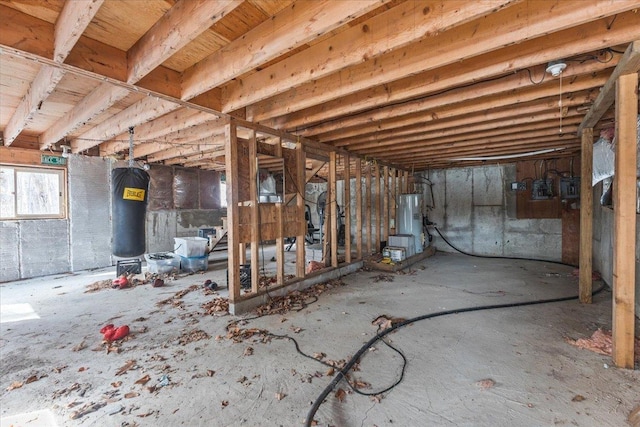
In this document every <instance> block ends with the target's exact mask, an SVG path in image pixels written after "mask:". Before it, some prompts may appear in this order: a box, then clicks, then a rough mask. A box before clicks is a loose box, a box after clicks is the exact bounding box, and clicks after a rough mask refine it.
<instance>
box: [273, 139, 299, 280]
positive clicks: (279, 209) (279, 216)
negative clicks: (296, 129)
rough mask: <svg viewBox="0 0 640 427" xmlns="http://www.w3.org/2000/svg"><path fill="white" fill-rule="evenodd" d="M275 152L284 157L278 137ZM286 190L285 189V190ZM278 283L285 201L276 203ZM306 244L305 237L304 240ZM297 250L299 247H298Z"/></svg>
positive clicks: (282, 265) (282, 255)
mask: <svg viewBox="0 0 640 427" xmlns="http://www.w3.org/2000/svg"><path fill="white" fill-rule="evenodd" d="M274 154H275V155H276V157H280V158H282V143H281V141H280V138H276V143H275V150H274ZM283 192H284V190H283ZM276 236H277V237H276V283H277V284H278V285H283V284H284V203H283V202H279V203H276ZM296 241H297V240H296ZM302 246H304V239H303V240H302ZM296 251H297V248H296Z"/></svg>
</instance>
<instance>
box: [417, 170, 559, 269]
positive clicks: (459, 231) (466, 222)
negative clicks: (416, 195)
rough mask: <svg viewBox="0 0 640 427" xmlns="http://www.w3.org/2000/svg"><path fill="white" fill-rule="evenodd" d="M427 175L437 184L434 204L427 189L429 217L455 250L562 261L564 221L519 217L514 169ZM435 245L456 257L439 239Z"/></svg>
mask: <svg viewBox="0 0 640 427" xmlns="http://www.w3.org/2000/svg"><path fill="white" fill-rule="evenodd" d="M423 175H424V176H423V178H426V179H428V180H429V181H430V182H431V183H432V184H433V187H432V189H433V200H432V199H431V192H430V191H429V189H428V186H427V185H426V184H423V185H422V192H423V199H424V202H425V206H426V207H430V206H433V208H426V209H425V211H426V212H427V214H428V215H429V219H430V220H431V221H433V222H435V223H436V224H437V227H438V228H439V229H440V231H441V232H442V233H443V234H444V235H445V237H446V238H447V239H448V240H449V241H450V242H451V243H452V244H454V245H455V246H457V247H459V248H460V249H462V250H464V251H467V252H471V253H475V254H480V255H499V256H517V257H531V258H541V259H550V260H561V258H562V222H561V220H560V219H517V218H516V217H515V193H513V192H511V190H510V187H509V183H510V182H512V181H515V175H516V173H515V166H514V165H507V166H480V167H471V168H454V169H446V170H437V171H430V172H428V173H427V172H425V173H424V174H423ZM434 242H435V245H436V248H437V249H438V250H440V251H444V252H453V249H451V248H450V247H449V246H448V245H447V244H446V243H445V242H444V241H443V240H442V239H440V238H439V236H437V234H436V235H434Z"/></svg>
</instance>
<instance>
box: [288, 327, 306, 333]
mask: <svg viewBox="0 0 640 427" xmlns="http://www.w3.org/2000/svg"><path fill="white" fill-rule="evenodd" d="M289 329H291V330H292V331H293V333H294V334H299V333H300V332H302V331H304V329H302V328H298V327H293V326H292V327H291V328H289Z"/></svg>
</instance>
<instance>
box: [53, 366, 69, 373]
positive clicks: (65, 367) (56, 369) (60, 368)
mask: <svg viewBox="0 0 640 427" xmlns="http://www.w3.org/2000/svg"><path fill="white" fill-rule="evenodd" d="M65 369H67V365H64V366H59V367H56V368H53V372H55V373H56V374H59V373H60V372H62V371H63V370H65Z"/></svg>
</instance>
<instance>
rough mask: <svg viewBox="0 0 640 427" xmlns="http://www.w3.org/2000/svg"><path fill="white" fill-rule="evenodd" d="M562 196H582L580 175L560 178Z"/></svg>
mask: <svg viewBox="0 0 640 427" xmlns="http://www.w3.org/2000/svg"><path fill="white" fill-rule="evenodd" d="M560 198H562V199H579V198H580V177H571V178H560Z"/></svg>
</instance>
